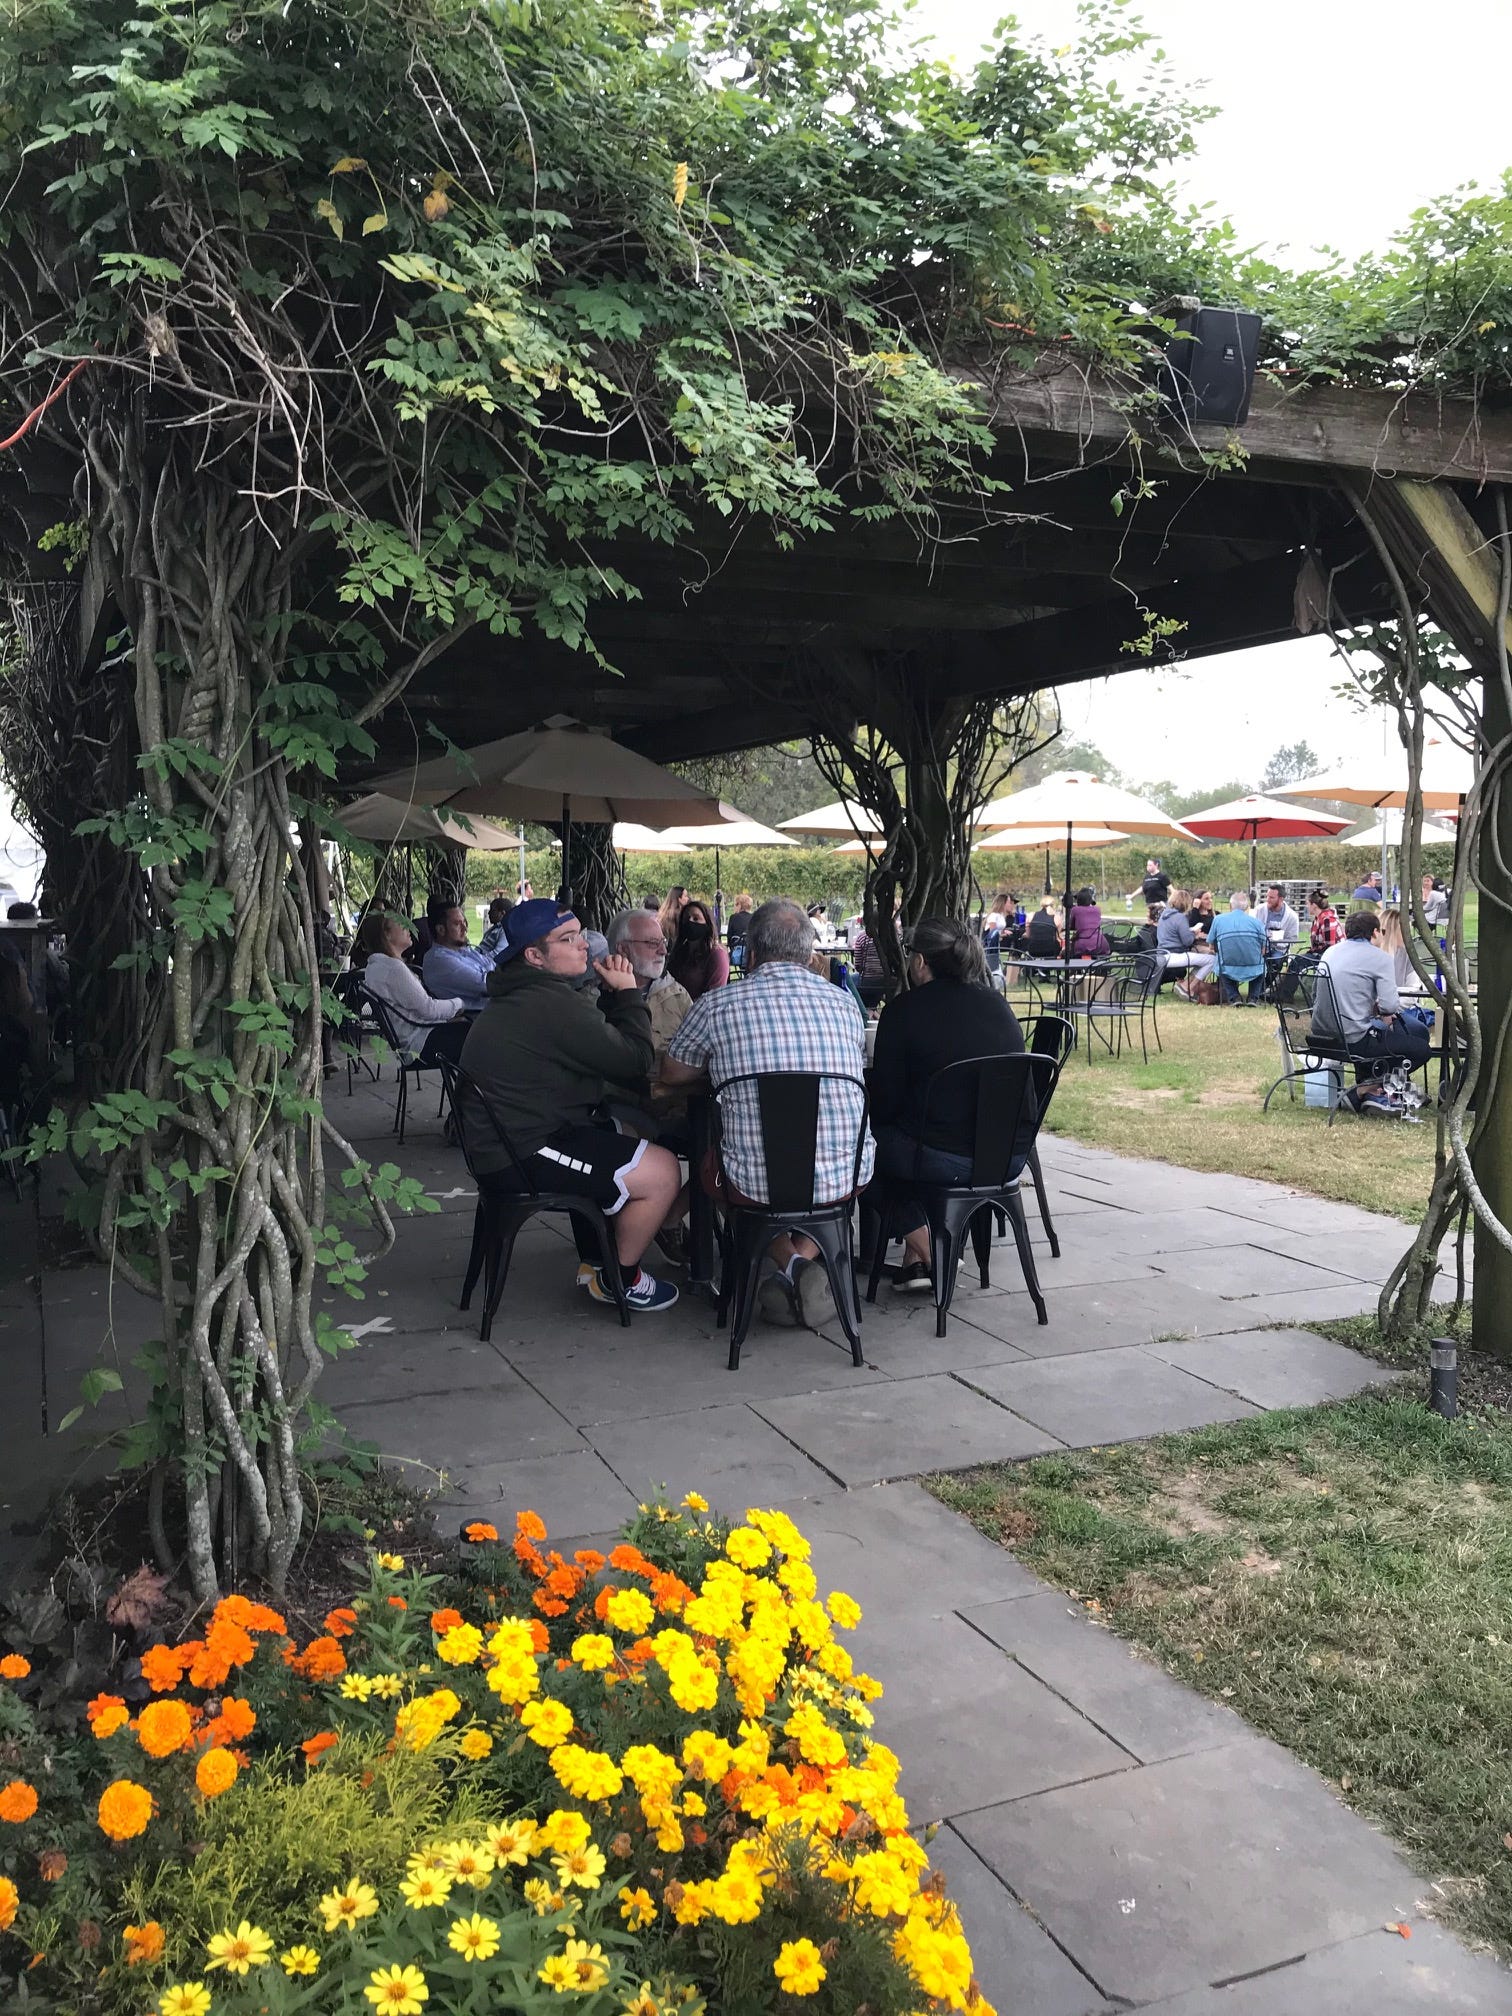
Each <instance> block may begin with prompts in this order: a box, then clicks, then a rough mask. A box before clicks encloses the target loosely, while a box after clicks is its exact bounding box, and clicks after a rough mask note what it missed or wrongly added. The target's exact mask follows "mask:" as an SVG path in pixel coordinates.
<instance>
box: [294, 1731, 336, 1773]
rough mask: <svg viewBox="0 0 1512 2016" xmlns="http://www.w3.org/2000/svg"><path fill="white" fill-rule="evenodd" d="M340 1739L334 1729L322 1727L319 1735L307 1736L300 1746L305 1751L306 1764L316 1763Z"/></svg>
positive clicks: (332, 1748) (333, 1747)
mask: <svg viewBox="0 0 1512 2016" xmlns="http://www.w3.org/2000/svg"><path fill="white" fill-rule="evenodd" d="M340 1741H341V1738H340V1737H339V1736H338V1735H337V1733H336V1731H335V1730H334V1729H322V1730H321V1732H320V1734H319V1735H318V1736H307V1737H306V1738H305V1740H304V1742H303V1743H301V1744H300V1746H299V1747H300V1749H301V1750H303V1752H304V1755H305V1762H306V1764H314V1763H315V1762H317V1760H318V1759H320V1758H321V1757H324V1755H325V1753H326V1752H327V1750H334V1749H335V1747H336V1745H337V1744H338V1743H339V1742H340Z"/></svg>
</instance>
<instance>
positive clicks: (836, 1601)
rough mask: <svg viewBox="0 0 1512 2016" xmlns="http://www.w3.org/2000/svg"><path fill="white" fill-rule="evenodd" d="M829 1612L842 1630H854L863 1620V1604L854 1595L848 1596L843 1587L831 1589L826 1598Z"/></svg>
mask: <svg viewBox="0 0 1512 2016" xmlns="http://www.w3.org/2000/svg"><path fill="white" fill-rule="evenodd" d="M824 1600H825V1602H826V1604H827V1605H828V1607H829V1613H830V1615H831V1617H833V1618H834V1620H835V1622H836V1623H837V1624H838V1625H839V1626H840V1628H841V1630H842V1631H854V1630H855V1628H856V1626H857V1625H858V1624H859V1623H860V1622H861V1605H860V1604H859V1603H858V1602H857V1601H856V1599H855V1597H854V1596H847V1595H846V1593H845V1591H844V1590H843V1589H831V1591H830V1593H829V1595H828V1596H827V1597H826V1598H825V1599H824Z"/></svg>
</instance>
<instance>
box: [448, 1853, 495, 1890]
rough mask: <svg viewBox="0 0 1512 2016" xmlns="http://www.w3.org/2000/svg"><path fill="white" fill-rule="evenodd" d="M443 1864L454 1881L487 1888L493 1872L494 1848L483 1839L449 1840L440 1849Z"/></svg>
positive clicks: (480, 1888)
mask: <svg viewBox="0 0 1512 2016" xmlns="http://www.w3.org/2000/svg"><path fill="white" fill-rule="evenodd" d="M440 1854H441V1866H442V1868H443V1869H444V1870H445V1871H446V1873H447V1875H448V1876H450V1877H451V1879H452V1881H453V1882H454V1883H470V1884H471V1885H472V1887H473V1889H474V1890H486V1889H487V1888H488V1879H489V1877H490V1876H491V1875H492V1874H493V1866H494V1858H493V1850H492V1849H491V1848H490V1847H489V1846H488V1845H487V1844H486V1843H485V1842H482V1841H449V1842H448V1843H447V1844H446V1846H445V1847H443V1848H442V1849H441V1851H440Z"/></svg>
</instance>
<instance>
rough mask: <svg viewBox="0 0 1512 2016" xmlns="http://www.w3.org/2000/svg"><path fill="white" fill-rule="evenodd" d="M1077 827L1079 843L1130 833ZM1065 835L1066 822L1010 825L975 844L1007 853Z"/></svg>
mask: <svg viewBox="0 0 1512 2016" xmlns="http://www.w3.org/2000/svg"><path fill="white" fill-rule="evenodd" d="M1074 830H1075V833H1076V844H1077V846H1078V847H1116V846H1117V845H1118V843H1119V841H1120V840H1127V839H1128V837H1129V836H1128V834H1127V833H1120V832H1119V831H1118V830H1117V828H1116V827H1113V826H1077V827H1076V828H1075V829H1074ZM1065 837H1066V829H1065V827H1064V826H1010V827H1008V828H1006V829H1004V830H1003V831H1000V832H997V833H989V834H988V835H987V837H986V839H984V840H975V841H973V842H972V845H973V847H974V848H975V850H976V852H977V853H978V854H987V853H992V852H993V851H997V852H999V853H1005V854H1006V853H1008V852H1010V851H1011V850H1012V849H1013V848H1015V847H1056V846H1059V845H1060V843H1061V842H1062V841H1064V839H1065ZM842 851H843V850H842Z"/></svg>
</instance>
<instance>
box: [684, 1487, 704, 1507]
mask: <svg viewBox="0 0 1512 2016" xmlns="http://www.w3.org/2000/svg"><path fill="white" fill-rule="evenodd" d="M683 1503H684V1505H686V1506H687V1508H688V1510H689V1511H690V1512H707V1511H708V1509H709V1501H708V1499H707V1498H701V1497H700V1496H699V1494H698V1493H697V1492H696V1491H689V1492H687V1493H685V1495H684V1497H683Z"/></svg>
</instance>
